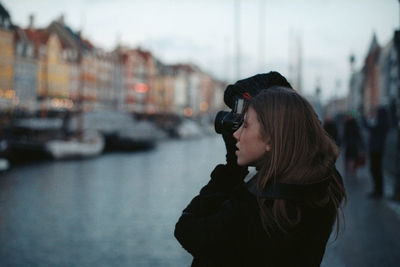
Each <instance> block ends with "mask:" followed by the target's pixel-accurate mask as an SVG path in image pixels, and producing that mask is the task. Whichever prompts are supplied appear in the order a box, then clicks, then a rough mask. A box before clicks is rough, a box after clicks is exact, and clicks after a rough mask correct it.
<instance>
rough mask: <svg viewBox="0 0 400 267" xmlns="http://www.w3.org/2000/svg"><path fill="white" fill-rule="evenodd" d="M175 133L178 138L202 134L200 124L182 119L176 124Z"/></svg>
mask: <svg viewBox="0 0 400 267" xmlns="http://www.w3.org/2000/svg"><path fill="white" fill-rule="evenodd" d="M176 133H177V135H178V137H180V138H195V137H200V136H201V135H202V134H203V131H202V129H201V128H200V126H199V125H198V124H197V123H195V122H194V121H192V120H189V119H184V120H182V122H181V123H180V124H179V125H178V127H177V129H176Z"/></svg>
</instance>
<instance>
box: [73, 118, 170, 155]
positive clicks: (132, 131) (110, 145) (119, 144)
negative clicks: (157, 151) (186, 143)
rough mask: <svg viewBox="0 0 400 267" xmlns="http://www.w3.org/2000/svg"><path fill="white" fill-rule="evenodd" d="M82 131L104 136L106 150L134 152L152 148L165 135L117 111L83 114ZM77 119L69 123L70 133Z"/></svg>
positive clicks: (157, 129)
mask: <svg viewBox="0 0 400 267" xmlns="http://www.w3.org/2000/svg"><path fill="white" fill-rule="evenodd" d="M84 121H85V124H84V129H94V130H97V131H99V132H100V133H102V134H103V135H104V136H105V140H106V150H132V151H133V150H136V149H146V148H152V147H154V146H155V145H156V143H157V141H159V140H160V139H163V138H165V137H166V136H167V135H166V133H165V132H164V131H162V130H161V129H159V128H158V127H156V125H155V124H154V123H152V122H150V121H147V120H136V119H135V118H133V116H132V115H130V114H128V113H125V112H117V111H98V112H91V113H85V114H84ZM77 125H78V122H77V119H75V118H74V119H72V120H71V122H70V129H71V131H75V130H76V129H77Z"/></svg>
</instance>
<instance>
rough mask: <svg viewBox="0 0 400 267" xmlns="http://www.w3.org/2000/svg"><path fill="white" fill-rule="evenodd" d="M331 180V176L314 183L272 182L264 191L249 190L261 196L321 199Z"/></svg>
mask: <svg viewBox="0 0 400 267" xmlns="http://www.w3.org/2000/svg"><path fill="white" fill-rule="evenodd" d="M331 181H332V179H331V178H327V179H324V180H322V181H320V182H317V183H312V184H284V183H271V184H270V185H269V186H268V187H266V188H265V190H264V191H263V192H257V191H256V190H252V189H251V188H249V191H250V192H251V193H252V194H254V195H256V196H258V197H261V198H270V199H287V200H307V199H309V200H314V199H320V198H322V197H323V196H324V195H325V194H326V192H327V190H328V186H329V184H330V183H331Z"/></svg>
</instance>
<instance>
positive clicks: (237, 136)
mask: <svg viewBox="0 0 400 267" xmlns="http://www.w3.org/2000/svg"><path fill="white" fill-rule="evenodd" d="M241 131H242V126H240V127H239V129H237V130H236V131H235V132H234V133H233V137H234V138H235V139H236V140H237V141H239V138H240V132H241Z"/></svg>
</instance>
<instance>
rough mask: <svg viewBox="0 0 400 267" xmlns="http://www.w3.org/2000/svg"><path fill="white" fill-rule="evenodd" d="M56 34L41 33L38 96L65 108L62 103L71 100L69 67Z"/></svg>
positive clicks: (52, 104) (52, 105)
mask: <svg viewBox="0 0 400 267" xmlns="http://www.w3.org/2000/svg"><path fill="white" fill-rule="evenodd" d="M65 57H66V56H65V55H64V51H63V49H62V46H61V43H60V40H59V38H58V37H57V35H56V34H48V33H45V32H42V33H41V45H40V48H39V68H38V95H39V96H40V97H41V98H42V99H43V100H45V102H47V103H48V104H47V107H48V108H49V106H48V105H51V106H50V108H63V106H62V105H60V104H59V103H61V102H60V101H62V100H66V99H67V100H68V99H69V65H68V64H67V63H66V61H65V60H64V58H65Z"/></svg>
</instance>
